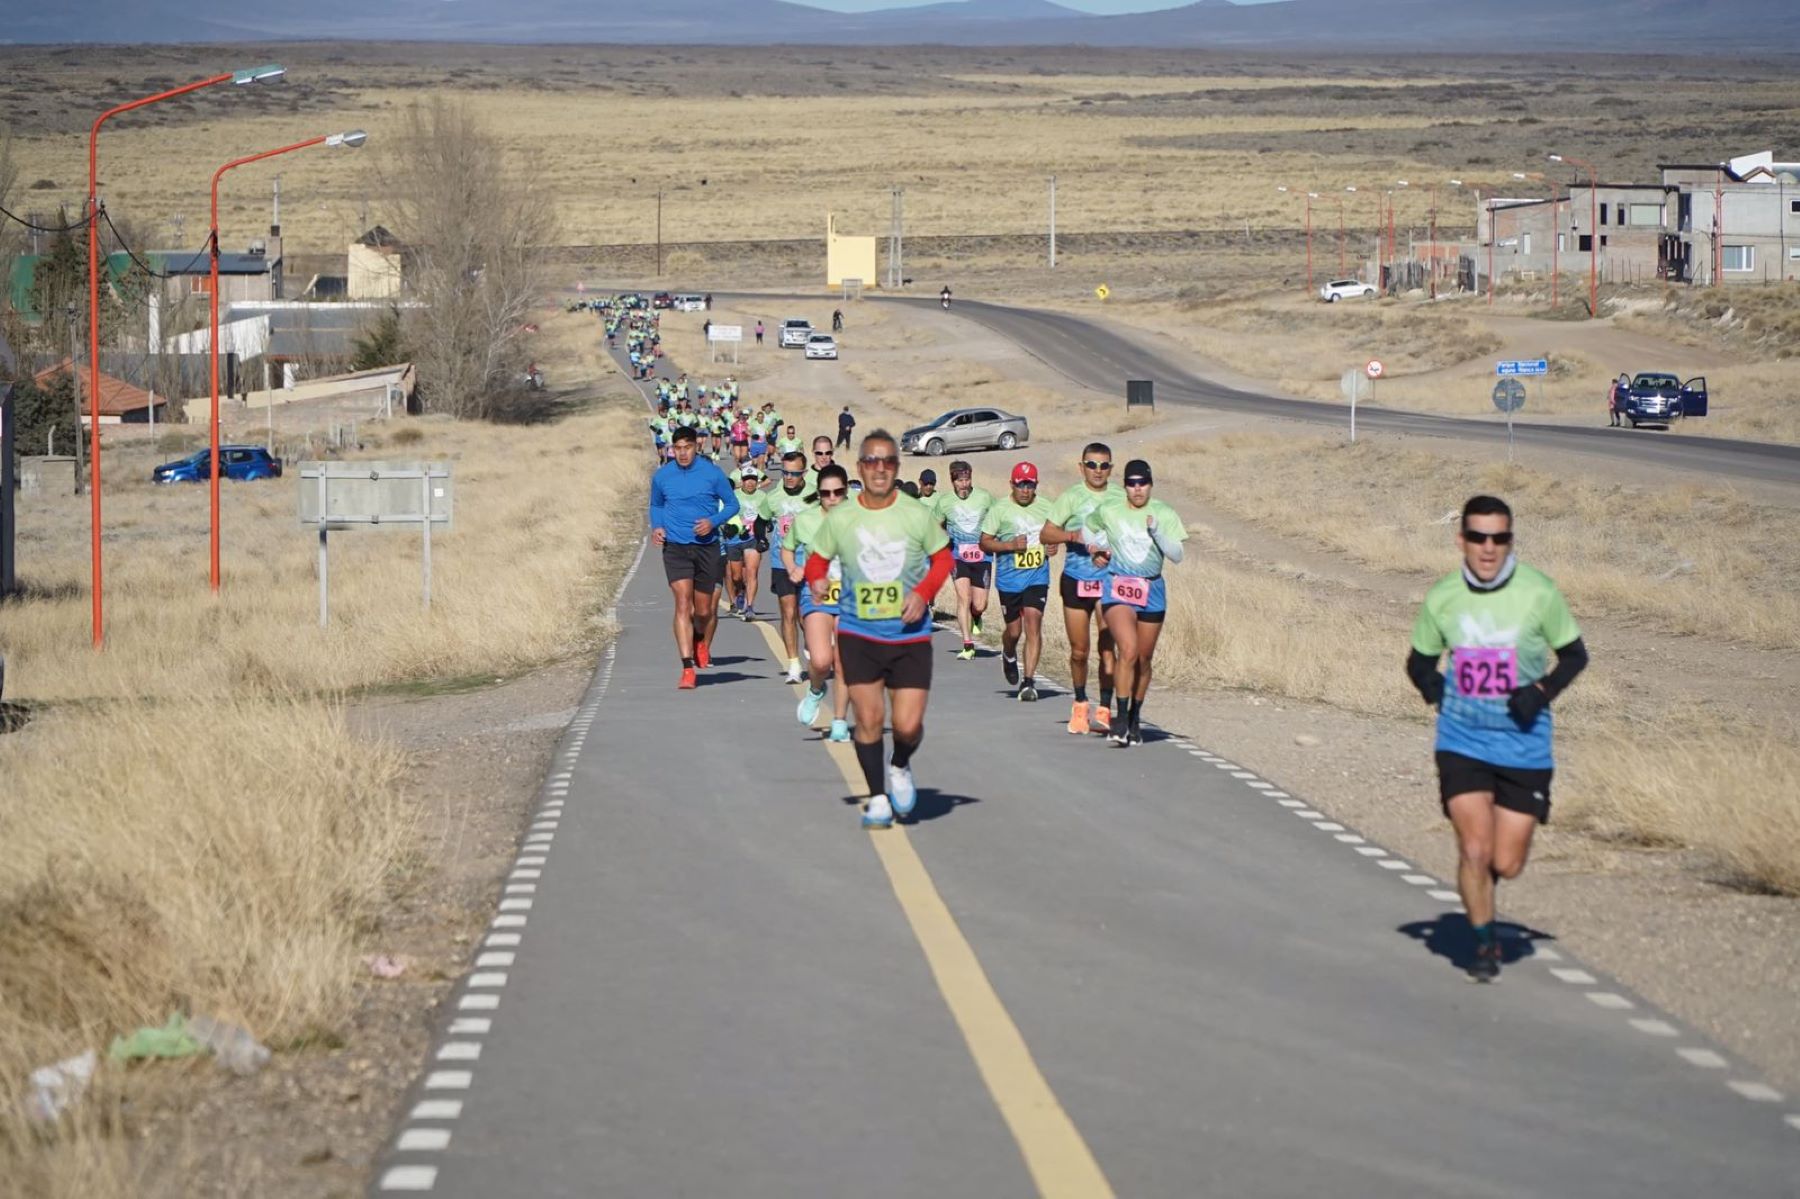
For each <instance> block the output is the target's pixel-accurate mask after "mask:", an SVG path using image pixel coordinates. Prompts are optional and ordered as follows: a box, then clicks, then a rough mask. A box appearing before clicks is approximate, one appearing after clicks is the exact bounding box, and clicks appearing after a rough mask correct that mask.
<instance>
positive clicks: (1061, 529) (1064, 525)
mask: <svg viewBox="0 0 1800 1199" xmlns="http://www.w3.org/2000/svg"><path fill="white" fill-rule="evenodd" d="M1112 468H1113V460H1112V447H1110V446H1108V445H1107V444H1106V443H1105V442H1102V441H1090V442H1088V444H1087V446H1086V447H1085V448H1084V449H1083V450H1082V451H1081V481H1080V482H1079V483H1077V484H1076V485H1075V486H1073V487H1070V488H1069V489H1068V490H1066V491H1064V492H1063V493H1062V494H1061V495H1059V496H1057V497H1056V501H1055V502H1054V503H1052V504H1051V505H1050V519H1049V520H1048V521H1046V522H1045V524H1044V544H1045V545H1066V546H1068V547H1069V556H1068V557H1067V558H1066V559H1064V560H1063V569H1062V582H1061V583H1060V584H1059V586H1060V587H1061V590H1062V609H1063V631H1064V632H1065V633H1067V634H1068V637H1069V681H1070V682H1071V683H1072V684H1073V685H1074V687H1075V701H1074V704H1073V706H1072V707H1070V709H1069V732H1070V733H1073V734H1081V733H1086V732H1088V731H1089V730H1090V729H1092V730H1093V731H1094V732H1097V733H1101V734H1105V733H1108V732H1111V731H1112V702H1113V661H1114V653H1113V637H1112V633H1111V631H1109V630H1108V629H1107V627H1106V625H1105V623H1104V622H1103V621H1096V620H1095V619H1094V614H1095V613H1096V612H1098V611H1099V610H1100V601H1101V598H1102V596H1101V594H1100V593H1101V586H1102V583H1103V582H1104V580H1105V577H1106V571H1104V570H1102V569H1101V568H1100V567H1098V566H1096V565H1095V564H1094V559H1093V555H1092V554H1091V553H1090V552H1089V549H1088V545H1087V541H1086V539H1085V537H1084V535H1083V530H1084V529H1085V528H1086V527H1087V523H1088V518H1089V517H1091V516H1092V515H1093V514H1094V510H1095V509H1097V508H1098V507H1099V506H1100V505H1101V504H1103V503H1105V502H1106V501H1107V500H1109V499H1123V498H1125V490H1124V489H1123V488H1122V487H1120V486H1119V485H1118V484H1117V483H1114V482H1112ZM1096 624H1098V625H1099V626H1100V636H1099V638H1098V640H1099V642H1100V702H1099V703H1097V704H1093V705H1091V706H1090V705H1089V703H1088V693H1087V682H1088V661H1089V659H1088V645H1089V644H1090V642H1092V641H1093V640H1094V636H1093V627H1094V625H1096Z"/></svg>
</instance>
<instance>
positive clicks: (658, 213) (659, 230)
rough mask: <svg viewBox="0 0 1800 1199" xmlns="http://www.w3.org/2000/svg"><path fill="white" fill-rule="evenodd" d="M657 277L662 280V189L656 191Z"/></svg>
mask: <svg viewBox="0 0 1800 1199" xmlns="http://www.w3.org/2000/svg"><path fill="white" fill-rule="evenodd" d="M656 277H657V278H658V279H660V278H662V188H660V187H659V188H657V189H656Z"/></svg>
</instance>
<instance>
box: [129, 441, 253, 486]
mask: <svg viewBox="0 0 1800 1199" xmlns="http://www.w3.org/2000/svg"><path fill="white" fill-rule="evenodd" d="M219 471H220V474H221V476H222V477H224V478H227V479H236V480H238V481H239V482H248V481H249V480H251V479H279V478H280V477H281V459H279V458H276V457H274V456H273V455H271V454H270V453H269V451H267V450H265V449H263V448H262V447H261V446H259V445H222V446H220V447H219ZM211 477H212V450H211V449H204V450H200V451H198V452H197V453H193V454H189V455H188V456H187V457H186V458H181V459H178V460H177V461H174V462H165V463H163V464H162V465H161V466H159V467H157V468H156V469H155V470H153V471H151V472H150V481H151V482H152V483H204V482H205V481H206V480H207V479H210V478H211Z"/></svg>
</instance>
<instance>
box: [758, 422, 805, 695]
mask: <svg viewBox="0 0 1800 1199" xmlns="http://www.w3.org/2000/svg"><path fill="white" fill-rule="evenodd" d="M761 499H762V504H761V508H760V511H761V513H762V516H763V519H764V520H766V521H768V522H769V532H768V538H769V552H770V554H771V555H773V556H772V558H771V559H770V561H772V562H777V563H779V562H783V561H785V559H784V558H783V557H782V556H781V547H782V544H783V543H784V542H785V541H786V540H787V536H788V531H789V530H790V529H791V528H792V527H793V524H794V518H795V517H796V516H799V515H800V514H801V513H802V512H804V511H806V509H807V507H808V506H809V505H810V504H811V503H812V502H813V497H812V494H811V493H810V492H809V491H808V490H807V487H806V459H805V458H802V457H801V456H800V455H799V454H789V455H787V456H786V457H784V458H783V459H782V460H781V486H780V487H777V488H775V489H774V490H773V491H768V492H764V493H763V495H762V497H761ZM769 590H770V591H773V592H774V593H775V602H776V603H777V604H779V605H780V608H781V645H782V648H783V649H785V650H787V656H788V660H787V672H786V673H785V674H784V675H782V681H783V682H786V683H798V682H799V681H800V675H801V670H800V585H799V580H798V579H794V578H789V577H788V573H787V571H785V570H779V569H774V570H771V571H770V572H769Z"/></svg>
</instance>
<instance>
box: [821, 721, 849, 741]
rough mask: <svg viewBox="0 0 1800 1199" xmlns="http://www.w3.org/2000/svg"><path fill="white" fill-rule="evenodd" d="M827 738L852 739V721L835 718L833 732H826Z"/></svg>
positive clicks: (832, 739) (832, 724)
mask: <svg viewBox="0 0 1800 1199" xmlns="http://www.w3.org/2000/svg"><path fill="white" fill-rule="evenodd" d="M826 740H828V741H848V740H850V722H849V721H847V720H833V721H832V722H831V732H830V733H828V734H826Z"/></svg>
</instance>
